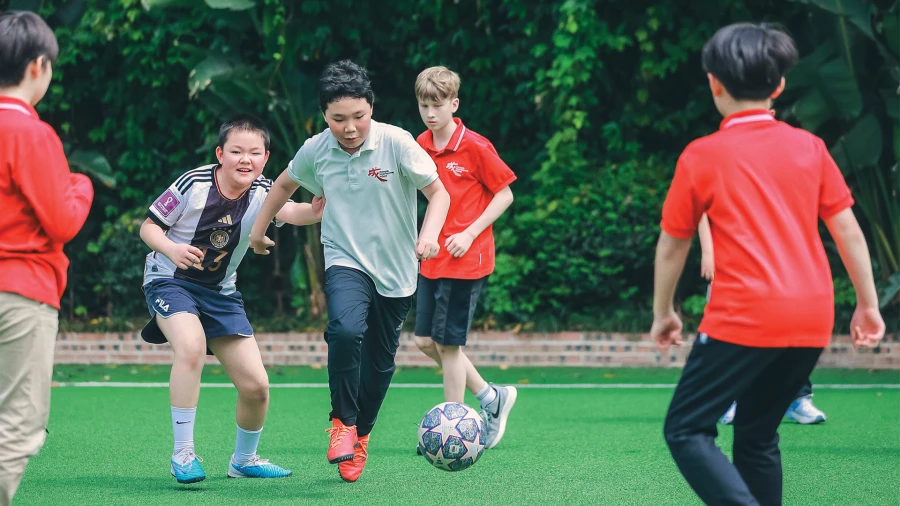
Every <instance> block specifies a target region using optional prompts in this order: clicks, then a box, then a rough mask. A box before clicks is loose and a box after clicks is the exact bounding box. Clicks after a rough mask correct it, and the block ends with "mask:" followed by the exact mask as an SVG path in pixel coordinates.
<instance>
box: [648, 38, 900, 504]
mask: <svg viewBox="0 0 900 506" xmlns="http://www.w3.org/2000/svg"><path fill="white" fill-rule="evenodd" d="M796 60H797V49H796V47H795V46H794V41H793V40H791V38H790V36H788V35H787V34H785V33H784V32H782V31H780V30H778V29H777V28H774V27H772V26H770V25H766V24H761V25H757V24H751V23H739V24H735V25H730V26H727V27H725V28H722V29H721V30H719V31H718V32H716V34H715V35H714V36H713V37H712V39H710V40H709V41H708V42H707V43H706V45H705V46H704V48H703V55H702V62H703V68H704V70H705V71H706V72H707V76H708V79H709V86H710V90H711V91H712V95H713V101H714V102H715V104H716V108H717V109H718V110H719V112H720V113H722V115H723V116H724V117H725V118H724V120H723V121H722V123H721V126H720V129H719V131H718V132H716V133H713V134H711V135H708V136H706V137H703V138H701V139H698V140H696V141H694V142H692V143H691V144H690V145H688V147H687V148H685V150H684V152H683V153H682V154H681V157H680V158H679V160H678V164H677V166H676V168H675V177H674V179H673V181H672V185H671V187H670V188H669V194H668V196H667V197H666V202H665V204H664V205H663V218H662V224H661V226H662V232H661V234H660V238H659V244H658V245H657V250H656V274H655V278H656V279H655V288H654V292H655V293H654V301H653V311H654V321H653V327H652V328H651V330H650V335H651V337H652V338H653V339H654V340H655V341H656V342H657V344H658V346H659V347H660V349H667V348H668V347H669V346H670V345H672V344H676V345H678V344H681V340H682V337H681V329H682V326H681V321H680V319H679V318H678V315H677V314H676V313H675V310H674V308H673V296H674V291H675V285H676V284H677V282H678V278H679V276H680V275H681V271H682V269H683V268H684V262H685V259H686V257H687V253H688V250H689V249H690V245H691V237H692V236H693V234H694V233H695V232H696V230H697V224H698V223H699V222H700V219H701V217H702V216H703V214H704V213H706V215H707V217H708V218H709V225H710V231H711V234H712V240H713V243H715V245H716V246H715V247H716V260H715V286H714V287H713V289H712V292H711V296H710V300H709V303H708V304H707V306H706V311H705V314H704V316H703V321H702V322H701V324H700V329H699V331H700V334H699V335H698V337H697V341H696V342H695V343H694V346H693V348H692V349H691V352H690V355H689V356H688V359H687V363H686V364H685V366H684V370H683V372H682V375H681V379H680V381H679V382H678V386H677V387H676V389H675V393H674V396H673V398H672V402H671V404H670V406H669V411H668V414H667V415H666V421H665V427H664V434H665V438H666V442H667V443H668V446H669V450H670V451H671V453H672V457H673V458H674V460H675V463H676V464H677V465H678V468H679V470H680V471H681V473H682V475H684V477H685V479H686V480H687V482H688V484H689V485H690V486H691V487H692V488H693V489H694V491H695V492H696V493H697V495H698V496H700V499H702V500H703V501H704V502H705V503H706V504H734V505H738V504H741V505H759V504H763V505H780V504H781V502H782V469H781V454H780V452H779V449H778V425H779V423H780V422H781V418H782V416H784V413H785V411H786V410H787V408H788V406H789V405H790V404H791V401H793V400H794V396H795V395H796V393H797V391H798V390H799V389H800V387H801V386H802V385H803V383H804V382H805V381H806V380H807V378H808V377H809V373H810V372H811V371H812V369H813V367H814V366H815V364H816V361H817V360H818V358H819V355H820V354H821V353H822V349H823V348H824V347H825V346H827V345H828V342H829V340H830V339H831V333H832V330H833V326H834V293H833V285H832V281H831V270H830V268H829V266H828V259H827V257H826V256H825V249H824V247H823V246H822V239H821V238H820V237H819V228H818V220H820V219H821V220H823V221H824V222H825V225H826V226H827V227H828V230H829V232H830V233H831V235H832V237H833V238H834V241H835V243H836V244H837V247H838V251H839V252H840V255H841V259H842V260H843V262H844V265H845V266H846V268H847V272H848V274H849V275H850V279H851V281H852V282H853V287H854V288H855V290H856V296H857V308H856V312H855V313H854V315H853V319H852V320H851V322H850V327H851V332H852V336H853V344H854V345H855V346H875V345H876V344H878V341H879V340H880V339H881V338H882V337H883V336H884V321H883V320H882V318H881V314H880V313H879V311H878V298H877V295H876V292H875V283H874V280H873V277H872V264H871V260H870V258H869V251H868V247H867V246H866V240H865V237H863V234H862V231H861V230H860V228H859V224H858V223H857V221H856V218H855V217H854V215H853V211H852V210H851V208H850V207H851V206H852V205H853V198H852V197H851V195H850V190H849V189H848V188H847V185H846V183H845V182H844V179H843V176H842V175H841V172H840V170H839V169H838V167H837V165H835V163H834V160H832V158H831V156H830V155H829V154H828V149H827V148H826V147H825V144H824V143H823V142H822V140H821V139H819V138H818V137H816V136H814V135H812V134H810V133H809V132H806V131H804V130H800V129H796V128H793V127H791V126H789V125H787V124H785V123H782V122H780V121H776V120H775V118H773V117H772V114H771V112H770V108H771V105H772V99H774V98H775V97H777V96H778V95H779V94H780V93H781V91H782V90H783V89H784V84H785V80H784V75H785V73H786V72H787V70H788V69H789V68H790V67H791V66H792V65H793V64H794V63H795V62H796ZM733 400H737V403H738V406H739V409H738V410H737V413H736V415H735V418H734V453H733V455H734V457H733V460H734V462H733V463H732V462H729V461H728V458H727V457H725V455H724V454H723V453H722V451H721V450H719V448H718V447H717V446H716V443H715V438H716V435H717V431H716V420H717V419H718V418H719V416H720V415H721V414H722V413H723V412H724V411H725V409H726V408H728V405H729V404H731V402H732V401H733Z"/></svg>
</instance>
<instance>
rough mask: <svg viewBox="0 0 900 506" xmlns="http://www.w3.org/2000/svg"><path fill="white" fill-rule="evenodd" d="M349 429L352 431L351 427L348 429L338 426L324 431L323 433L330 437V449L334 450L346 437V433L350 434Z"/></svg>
mask: <svg viewBox="0 0 900 506" xmlns="http://www.w3.org/2000/svg"><path fill="white" fill-rule="evenodd" d="M350 429H352V427H348V426H346V425H340V426H337V427H331V428H328V429H325V432H327V433H329V434H330V435H331V448H334V447H335V446H337V445H339V444H341V441H343V440H344V436H346V435H347V433H348V432H350Z"/></svg>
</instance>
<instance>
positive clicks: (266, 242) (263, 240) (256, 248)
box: [250, 234, 275, 255]
mask: <svg viewBox="0 0 900 506" xmlns="http://www.w3.org/2000/svg"><path fill="white" fill-rule="evenodd" d="M270 246H275V241H273V240H272V239H269V238H268V236H265V235H264V236H262V237H254V236H253V234H251V235H250V247H251V248H253V252H254V253H256V254H257V255H268V254H269V249H268V248H269V247H270Z"/></svg>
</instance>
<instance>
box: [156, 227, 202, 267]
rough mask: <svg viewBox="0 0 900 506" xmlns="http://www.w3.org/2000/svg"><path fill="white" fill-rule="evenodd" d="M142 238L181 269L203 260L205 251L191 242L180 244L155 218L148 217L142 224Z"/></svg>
mask: <svg viewBox="0 0 900 506" xmlns="http://www.w3.org/2000/svg"><path fill="white" fill-rule="evenodd" d="M141 239H143V241H144V243H146V244H147V246H150V249H152V250H153V251H155V252H157V253H160V254H163V255H165V256H166V258H168V259H169V260H171V261H172V263H173V264H175V266H176V267H178V268H179V269H187V268H189V267H190V266H192V265H196V264H199V263H200V262H202V261H203V252H202V251H200V249H199V248H195V247H194V246H191V245H190V244H178V243H176V242H174V241H172V240H171V239H169V238H168V237H166V232H165V231H164V230H163V229H162V227H160V226H159V225H157V224H156V223H155V222H154V221H153V220H151V219H150V218H147V219H146V220H144V223H143V224H141Z"/></svg>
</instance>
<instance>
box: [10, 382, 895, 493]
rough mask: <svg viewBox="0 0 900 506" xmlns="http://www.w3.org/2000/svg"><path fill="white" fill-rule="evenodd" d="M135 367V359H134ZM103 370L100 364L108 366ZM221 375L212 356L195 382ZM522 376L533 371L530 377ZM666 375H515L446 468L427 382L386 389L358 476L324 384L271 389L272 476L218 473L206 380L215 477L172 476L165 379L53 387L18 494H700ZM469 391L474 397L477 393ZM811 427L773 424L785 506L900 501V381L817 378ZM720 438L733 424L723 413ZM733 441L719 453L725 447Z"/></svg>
mask: <svg viewBox="0 0 900 506" xmlns="http://www.w3.org/2000/svg"><path fill="white" fill-rule="evenodd" d="M132 370H134V371H136V372H134V373H132ZM57 373H61V374H58V375H57V380H58V381H66V382H79V381H118V382H124V381H131V382H165V381H166V380H167V377H168V368H167V367H149V368H143V367H141V366H136V367H134V368H132V367H131V366H119V367H115V368H111V367H105V366H96V367H84V366H60V367H58V368H57ZM483 373H484V375H485V376H486V377H488V379H490V380H493V381H497V382H502V383H512V384H522V385H525V384H527V385H529V386H530V387H534V386H540V385H542V384H548V383H555V384H559V383H569V384H573V383H582V384H583V383H635V384H655V383H673V382H675V381H677V377H678V374H679V371H678V370H676V369H651V370H648V369H561V368H547V369H538V368H531V369H524V368H523V369H515V368H510V369H508V370H499V369H489V368H485V369H484V370H483ZM898 376H900V375H898V373H897V372H896V371H894V372H876V373H869V372H866V371H844V370H828V369H823V370H819V371H817V372H816V374H815V376H814V378H813V379H814V381H815V382H817V383H832V384H834V383H842V384H875V383H877V384H886V383H892V384H896V383H900V378H898ZM104 377H109V379H108V380H105V379H104ZM270 377H271V381H272V383H273V384H276V383H306V382H309V383H322V382H324V381H325V379H326V376H325V371H324V370H321V369H311V368H308V367H305V368H300V367H294V368H275V369H272V370H270ZM221 381H227V379H226V378H225V377H224V375H223V374H221V372H220V373H219V374H215V368H213V367H207V368H206V371H205V373H204V382H221ZM394 381H395V383H398V384H399V383H432V384H433V383H438V382H440V375H439V374H438V372H437V371H436V370H434V369H401V370H400V372H399V373H398V374H397V375H396V376H395V379H394ZM526 382H527V383H526ZM671 394H672V390H671V389H669V388H640V389H623V388H609V389H585V388H553V389H544V388H523V389H521V390H520V393H519V401H518V403H517V405H516V408H515V410H514V411H513V413H512V416H511V418H510V422H509V426H508V429H507V434H506V436H505V438H504V439H503V442H502V443H501V444H500V446H498V447H497V448H496V449H493V450H489V451H487V452H486V453H485V455H484V457H483V459H482V460H480V461H479V462H478V463H477V464H475V466H473V467H472V468H470V469H468V470H465V471H462V472H459V473H446V472H443V471H439V470H437V469H434V468H432V467H431V466H430V465H429V464H428V463H427V462H426V461H425V460H424V459H423V458H422V457H418V456H416V454H415V444H416V424H417V423H418V422H419V421H420V420H421V417H422V416H423V415H424V414H425V412H426V411H427V410H428V409H429V408H431V407H432V406H433V405H435V404H438V403H439V402H441V401H442V395H441V392H440V390H438V389H435V388H393V389H392V390H391V391H390V392H389V393H388V397H387V400H386V401H385V404H384V407H383V409H382V412H381V415H380V416H379V420H378V424H377V426H376V428H375V431H374V432H373V434H372V439H371V443H370V446H369V463H368V466H367V467H366V470H365V472H364V473H363V475H362V477H361V478H360V480H359V481H358V482H357V483H353V484H348V483H344V482H342V481H341V480H340V478H339V477H338V474H337V466H334V465H329V464H328V463H327V462H326V459H325V452H326V447H327V441H328V439H327V437H328V436H327V434H326V433H325V432H324V429H325V428H326V427H327V426H329V422H328V411H329V397H328V391H327V389H325V388H275V389H272V393H271V408H270V412H269V417H268V420H267V421H266V426H265V429H264V431H263V435H262V440H261V443H260V454H261V456H262V457H264V458H268V459H270V460H272V461H273V462H275V463H277V464H280V465H282V466H285V467H288V468H290V469H292V470H293V471H294V476H293V477H290V478H287V479H280V480H231V479H226V478H225V470H226V466H227V464H228V459H229V457H230V455H231V453H232V451H233V444H234V437H235V430H236V429H235V423H234V403H235V399H236V392H235V390H234V389H231V388H204V389H203V390H202V391H201V396H200V405H199V408H198V415H197V422H196V423H197V425H196V430H195V443H196V449H197V453H198V454H199V455H201V456H202V457H203V458H204V459H205V461H204V464H203V466H204V468H205V469H206V471H207V474H208V477H207V479H206V481H204V482H202V483H199V484H194V485H179V484H177V483H176V482H175V479H174V478H172V477H171V476H170V475H169V469H168V466H169V464H168V462H169V456H170V455H171V450H172V434H171V432H172V429H171V418H170V414H169V402H168V391H167V389H166V388H136V387H123V388H113V387H99V388H78V387H68V386H66V387H59V388H55V389H54V390H53V401H52V402H53V405H52V411H51V420H50V426H49V428H50V434H49V435H48V439H47V443H46V445H45V446H44V448H43V449H42V450H41V452H40V454H38V455H37V456H36V457H34V458H32V460H31V463H30V464H29V467H28V470H27V473H26V476H25V479H24V480H23V482H22V485H21V487H20V489H19V493H18V494H17V496H16V502H15V504H16V506H26V505H48V504H49V505H56V504H60V505H66V504H71V505H75V504H92V505H103V504H110V505H113V504H115V505H130V504H134V505H157V504H160V505H165V504H173V505H174V504H178V505H181V504H198V505H199V504H215V505H221V504H341V505H343V504H346V505H356V504H365V505H367V506H369V505H380V504H433V505H440V506H443V505H450V504H503V505H506V504H537V505H542V506H546V505H552V504H600V505H606V504H608V505H631V504H634V505H648V504H653V505H662V504H665V505H680V504H700V501H699V500H698V499H697V498H696V496H695V495H694V494H693V492H692V491H691V490H690V489H689V487H688V486H687V484H686V483H685V482H684V480H683V478H682V477H681V475H680V474H679V473H678V470H677V469H676V467H675V465H674V463H673V462H672V459H671V457H670V456H669V452H668V450H667V448H666V445H665V442H664V440H663V438H662V422H663V417H664V414H665V410H666V407H667V405H668V401H669V399H670V398H671ZM467 402H468V403H469V404H471V405H475V404H476V402H475V400H474V399H473V398H471V396H470V397H469V398H468V399H467ZM815 402H816V404H817V406H818V407H820V408H821V409H822V410H824V411H825V412H826V413H827V414H828V421H827V422H826V423H825V424H822V425H818V426H799V425H795V424H789V423H785V424H783V425H782V428H781V431H780V432H781V436H782V444H781V448H782V454H783V457H784V472H785V485H784V498H785V504H786V505H791V504H796V505H807V504H810V505H811V504H816V505H830V504H840V505H854V504H859V505H883V504H886V505H894V504H900V390H898V389H886V388H865V389H848V390H840V389H826V388H823V389H821V390H818V391H817V392H816V397H815ZM721 429H722V430H721V436H720V439H719V443H720V446H721V447H722V448H725V449H726V450H728V449H729V448H730V445H731V429H730V428H727V427H721ZM726 453H728V451H726Z"/></svg>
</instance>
